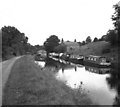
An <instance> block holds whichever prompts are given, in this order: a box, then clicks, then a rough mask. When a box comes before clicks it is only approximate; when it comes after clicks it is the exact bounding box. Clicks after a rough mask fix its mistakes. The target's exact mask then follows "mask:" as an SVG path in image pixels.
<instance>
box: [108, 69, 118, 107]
mask: <svg viewBox="0 0 120 107" xmlns="http://www.w3.org/2000/svg"><path fill="white" fill-rule="evenodd" d="M106 80H107V82H108V84H109V87H110V88H111V89H115V90H116V92H117V95H116V97H115V99H114V105H120V69H117V68H116V69H112V70H111V73H110V77H107V78H106Z"/></svg>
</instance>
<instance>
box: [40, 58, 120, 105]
mask: <svg viewBox="0 0 120 107" xmlns="http://www.w3.org/2000/svg"><path fill="white" fill-rule="evenodd" d="M38 63H39V65H41V66H42V67H47V66H49V67H53V68H55V69H56V70H57V72H55V77H56V79H57V80H59V81H62V82H64V83H65V84H66V85H68V86H69V87H71V88H72V89H79V88H81V89H82V90H83V91H84V92H86V93H87V94H88V96H89V97H90V98H91V100H92V101H93V102H94V103H97V104H99V105H113V104H115V105H118V104H119V98H120V97H119V89H118V84H119V78H118V74H117V73H111V71H112V70H111V68H104V69H101V68H93V67H89V66H82V65H79V64H73V63H69V62H64V63H62V62H61V61H55V60H52V59H49V60H47V61H46V62H43V61H39V62H38Z"/></svg>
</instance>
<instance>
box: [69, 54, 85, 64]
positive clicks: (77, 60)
mask: <svg viewBox="0 0 120 107" xmlns="http://www.w3.org/2000/svg"><path fill="white" fill-rule="evenodd" d="M83 59H84V57H83V56H82V55H70V58H69V61H70V62H73V63H76V64H83Z"/></svg>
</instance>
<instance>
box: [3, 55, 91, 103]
mask: <svg viewBox="0 0 120 107" xmlns="http://www.w3.org/2000/svg"><path fill="white" fill-rule="evenodd" d="M91 104H93V103H92V102H91V100H90V99H89V98H88V97H87V95H86V94H85V93H81V90H79V91H74V90H72V89H71V88H69V87H67V86H66V85H65V84H64V83H62V82H60V81H58V80H56V79H55V77H54V75H53V71H50V70H48V69H44V70H42V69H41V68H40V67H39V66H38V65H37V64H35V63H34V60H33V58H32V57H31V56H24V57H22V58H20V59H18V60H17V61H16V63H15V65H14V66H13V68H12V71H11V74H10V76H9V78H8V81H7V84H6V86H5V90H4V96H3V105H91Z"/></svg>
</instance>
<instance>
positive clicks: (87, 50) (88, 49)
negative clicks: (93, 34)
mask: <svg viewBox="0 0 120 107" xmlns="http://www.w3.org/2000/svg"><path fill="white" fill-rule="evenodd" d="M72 53H73V54H80V55H98V56H105V57H109V58H112V59H113V60H112V66H113V68H117V67H119V65H120V61H119V57H120V47H117V46H111V45H110V43H108V42H106V41H98V42H92V43H88V44H86V45H83V46H80V47H79V49H75V51H73V52H72Z"/></svg>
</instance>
